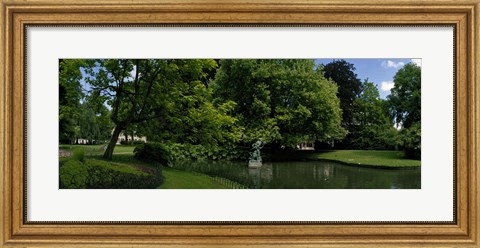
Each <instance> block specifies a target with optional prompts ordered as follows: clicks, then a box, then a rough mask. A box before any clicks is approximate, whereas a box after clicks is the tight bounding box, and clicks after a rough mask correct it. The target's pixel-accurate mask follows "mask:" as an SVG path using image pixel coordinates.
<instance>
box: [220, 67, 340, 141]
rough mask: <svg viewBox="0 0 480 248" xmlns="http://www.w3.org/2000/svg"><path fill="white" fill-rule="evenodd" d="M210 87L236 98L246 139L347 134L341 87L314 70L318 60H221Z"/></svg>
mask: <svg viewBox="0 0 480 248" xmlns="http://www.w3.org/2000/svg"><path fill="white" fill-rule="evenodd" d="M211 85H212V87H213V89H214V96H215V97H216V99H217V101H220V102H226V101H229V100H232V101H234V102H236V104H237V107H236V109H235V114H234V116H235V117H237V118H238V119H239V122H240V125H241V126H242V127H244V128H245V130H244V132H243V135H242V140H243V142H245V143H252V142H254V141H255V140H258V139H262V140H263V141H265V142H268V143H274V144H276V145H287V146H294V145H296V144H297V143H298V142H302V141H305V140H327V139H334V138H342V137H343V135H344V134H345V132H344V130H343V129H342V128H341V127H340V120H341V110H340V107H339V104H340V103H339V100H338V98H337V97H336V91H337V86H336V85H335V84H334V83H333V82H332V81H329V80H327V79H325V78H324V77H323V75H322V74H321V73H318V72H317V71H315V64H314V61H313V60H299V59H292V60H289V59H264V60H261V59H242V60H228V59H227V60H222V61H220V68H219V69H218V71H217V74H216V77H215V80H214V81H213V82H212V84H211Z"/></svg>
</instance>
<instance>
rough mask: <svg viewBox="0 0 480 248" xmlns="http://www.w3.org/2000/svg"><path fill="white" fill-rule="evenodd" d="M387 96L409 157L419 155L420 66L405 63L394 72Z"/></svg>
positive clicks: (418, 156)
mask: <svg viewBox="0 0 480 248" xmlns="http://www.w3.org/2000/svg"><path fill="white" fill-rule="evenodd" d="M393 81H394V83H395V86H394V87H393V88H392V90H391V94H390V95H389V97H388V101H389V110H390V113H391V115H392V117H393V119H394V120H395V122H396V123H397V125H399V126H401V128H402V130H401V138H402V141H403V146H404V149H405V151H406V154H407V156H408V157H410V158H416V159H419V158H420V156H421V68H420V67H419V66H417V65H415V64H414V63H409V64H406V65H405V66H404V67H402V68H401V69H400V70H398V72H397V73H396V74H395V76H394V78H393Z"/></svg>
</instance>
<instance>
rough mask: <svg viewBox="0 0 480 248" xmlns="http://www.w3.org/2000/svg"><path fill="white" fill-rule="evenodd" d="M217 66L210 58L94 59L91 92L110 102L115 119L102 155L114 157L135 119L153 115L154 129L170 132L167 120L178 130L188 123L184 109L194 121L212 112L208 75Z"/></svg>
mask: <svg viewBox="0 0 480 248" xmlns="http://www.w3.org/2000/svg"><path fill="white" fill-rule="evenodd" d="M216 66H217V64H216V62H215V61H214V60H209V59H199V60H193V59H187V60H179V59H172V60H168V59H133V60H129V59H112V60H103V59H102V60H95V61H94V65H93V66H90V67H89V68H86V71H87V72H88V74H89V75H90V76H89V77H88V80H87V81H88V83H89V84H90V85H91V87H92V93H91V94H92V96H95V97H96V99H97V101H98V102H103V101H105V102H106V103H107V104H108V105H109V106H111V108H112V110H111V120H112V122H113V123H114V125H115V129H114V131H113V133H112V137H111V139H110V143H109V144H108V146H107V149H106V150H105V154H104V158H106V159H111V157H112V153H113V149H114V147H115V144H116V141H117V139H118V136H119V134H120V132H121V131H123V130H125V129H127V128H129V127H130V126H131V125H134V124H139V123H142V124H144V123H147V122H148V121H153V122H155V123H156V124H155V125H154V127H155V129H156V130H153V129H150V130H149V131H150V133H157V134H160V133H167V132H168V131H167V130H165V129H163V128H164V127H165V126H169V127H170V128H172V129H173V128H178V129H181V130H174V131H175V132H174V133H175V134H179V133H182V132H181V131H184V129H185V126H188V124H189V123H184V121H185V119H184V118H183V117H184V116H185V115H186V116H190V117H191V121H193V120H194V118H195V116H196V117H198V118H196V119H195V121H200V120H201V118H203V114H206V115H207V116H209V117H212V116H211V113H212V111H214V112H215V111H216V109H215V108H214V106H213V105H209V102H208V97H209V92H208V89H207V85H208V75H209V73H210V71H211V70H214V69H215V67H216ZM212 109H215V110H212ZM227 119H228V118H227ZM231 121H232V122H234V120H231ZM192 125H193V124H192ZM198 125H201V124H198ZM182 128H183V129H182ZM202 131H203V130H202ZM217 131H218V129H217ZM192 132H194V134H195V135H197V136H196V138H198V139H208V138H210V137H214V138H212V139H215V138H218V135H217V136H215V135H216V134H214V133H208V132H197V133H195V130H193V131H192ZM192 136H194V135H192Z"/></svg>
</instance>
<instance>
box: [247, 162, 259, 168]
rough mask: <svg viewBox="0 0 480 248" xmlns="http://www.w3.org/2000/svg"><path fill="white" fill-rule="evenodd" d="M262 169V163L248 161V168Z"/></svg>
mask: <svg viewBox="0 0 480 248" xmlns="http://www.w3.org/2000/svg"><path fill="white" fill-rule="evenodd" d="M260 167H262V161H248V168H260Z"/></svg>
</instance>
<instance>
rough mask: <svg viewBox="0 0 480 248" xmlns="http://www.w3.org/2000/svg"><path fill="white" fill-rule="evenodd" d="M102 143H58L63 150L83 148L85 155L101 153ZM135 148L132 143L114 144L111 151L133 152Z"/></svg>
mask: <svg viewBox="0 0 480 248" xmlns="http://www.w3.org/2000/svg"><path fill="white" fill-rule="evenodd" d="M105 145H106V144H103V145H60V149H63V150H72V149H75V148H83V149H84V150H85V153H86V155H99V154H103V152H104V148H103V147H104V146H105ZM134 149H135V146H134V145H116V146H115V149H114V150H113V153H114V154H115V153H133V150H134Z"/></svg>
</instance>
